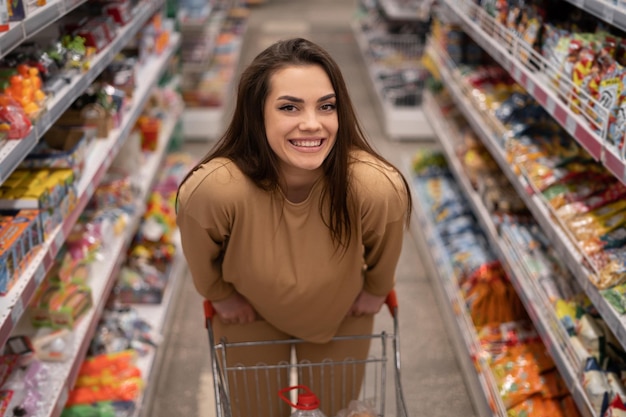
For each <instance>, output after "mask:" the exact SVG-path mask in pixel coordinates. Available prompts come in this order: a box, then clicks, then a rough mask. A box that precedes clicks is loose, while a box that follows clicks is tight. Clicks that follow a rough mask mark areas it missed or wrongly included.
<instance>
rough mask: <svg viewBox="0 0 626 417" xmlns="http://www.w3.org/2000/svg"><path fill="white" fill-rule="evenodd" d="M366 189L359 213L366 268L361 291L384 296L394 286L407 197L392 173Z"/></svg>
mask: <svg viewBox="0 0 626 417" xmlns="http://www.w3.org/2000/svg"><path fill="white" fill-rule="evenodd" d="M379 174H380V172H379ZM368 190H369V192H368V193H367V194H366V195H367V199H366V200H365V201H363V203H362V212H361V215H362V217H361V218H362V227H363V246H364V258H365V265H366V269H365V272H364V287H363V289H364V290H365V291H367V292H369V293H370V294H374V295H378V296H384V295H387V294H388V293H389V292H390V291H391V290H392V289H393V287H394V284H395V273H396V266H397V264H398V259H399V258H400V252H401V250H402V242H403V238H404V227H405V224H406V223H405V220H406V215H405V213H406V206H407V198H408V196H407V193H406V191H405V188H404V186H403V184H402V180H401V178H400V176H399V174H397V173H395V172H392V173H389V172H388V173H387V175H379V176H377V178H373V179H371V181H370V186H369V187H368Z"/></svg>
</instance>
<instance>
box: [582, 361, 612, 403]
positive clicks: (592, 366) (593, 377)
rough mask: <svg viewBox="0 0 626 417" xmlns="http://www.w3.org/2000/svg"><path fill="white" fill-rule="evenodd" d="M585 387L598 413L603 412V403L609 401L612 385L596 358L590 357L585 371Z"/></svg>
mask: <svg viewBox="0 0 626 417" xmlns="http://www.w3.org/2000/svg"><path fill="white" fill-rule="evenodd" d="M583 389H584V390H585V392H586V393H587V397H588V398H589V402H590V403H591V406H592V407H593V409H594V411H595V412H596V413H597V414H601V411H602V404H603V403H604V402H605V401H607V402H608V398H609V395H610V391H611V387H610V386H609V383H608V381H607V379H606V375H605V373H604V372H603V371H602V369H601V368H600V366H599V365H598V362H597V361H596V359H595V358H589V359H588V360H587V363H586V365H585V369H584V371H583Z"/></svg>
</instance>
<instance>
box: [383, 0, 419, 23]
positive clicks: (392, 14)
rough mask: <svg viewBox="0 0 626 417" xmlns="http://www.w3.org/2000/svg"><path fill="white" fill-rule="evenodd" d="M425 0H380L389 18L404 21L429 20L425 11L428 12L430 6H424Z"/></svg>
mask: <svg viewBox="0 0 626 417" xmlns="http://www.w3.org/2000/svg"><path fill="white" fill-rule="evenodd" d="M424 3H426V2H423V1H411V0H404V1H399V0H378V4H379V5H380V8H381V9H382V11H383V12H384V13H385V16H387V18H388V19H393V20H397V21H402V22H414V21H424V20H428V19H427V16H424V11H426V12H428V11H429V10H428V7H424Z"/></svg>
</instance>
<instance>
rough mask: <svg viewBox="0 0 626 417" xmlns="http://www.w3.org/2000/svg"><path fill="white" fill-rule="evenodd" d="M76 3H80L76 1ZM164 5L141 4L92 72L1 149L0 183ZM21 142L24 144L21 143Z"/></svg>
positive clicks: (158, 0) (159, 0)
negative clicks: (23, 136)
mask: <svg viewBox="0 0 626 417" xmlns="http://www.w3.org/2000/svg"><path fill="white" fill-rule="evenodd" d="M75 3H78V2H76V1H75ZM164 3H165V0H144V2H143V3H140V4H139V5H138V6H137V8H136V9H135V15H134V17H133V20H132V21H131V22H129V23H128V24H127V25H126V26H124V27H123V28H121V29H120V31H119V32H118V34H117V37H116V38H115V39H114V40H113V41H112V42H111V44H110V45H108V46H107V47H106V48H105V49H104V50H103V51H101V52H100V53H99V54H98V55H97V56H96V57H95V58H94V59H93V60H92V61H91V63H90V67H89V70H87V71H86V72H84V73H81V74H77V75H75V76H74V77H73V78H72V79H71V81H70V82H69V83H68V85H67V86H65V87H64V88H63V89H62V90H61V91H60V92H59V93H58V94H57V95H56V96H54V97H52V99H51V100H50V101H49V102H48V104H47V111H46V112H45V113H44V114H43V115H42V116H41V117H40V118H39V119H38V120H37V122H36V123H34V125H33V128H32V130H31V132H30V134H29V135H28V136H27V138H26V139H22V140H16V141H9V142H7V144H6V145H5V146H3V147H2V148H0V183H2V182H4V181H5V180H6V179H7V178H8V177H9V176H10V175H11V173H12V172H13V171H14V170H15V168H17V167H18V166H19V164H20V163H21V162H22V160H23V159H24V158H25V157H26V155H28V153H29V152H30V151H31V150H32V149H33V148H34V147H35V145H36V144H37V142H38V141H39V139H40V138H41V137H42V136H43V135H44V134H45V133H46V131H47V130H48V129H49V128H50V126H52V125H53V124H54V123H55V122H56V121H57V120H58V119H59V117H61V115H62V114H63V113H64V112H65V111H66V110H67V109H68V108H69V107H70V106H71V104H72V103H73V102H74V101H75V100H76V99H77V98H78V97H80V95H81V94H83V92H84V91H85V90H86V89H87V87H89V86H90V85H91V84H92V83H93V81H94V80H95V79H96V78H97V77H98V76H99V75H100V74H101V73H102V71H104V69H105V68H106V67H107V66H108V65H109V64H110V63H111V61H113V59H114V58H115V56H116V55H117V54H118V53H119V52H120V51H121V50H122V49H123V48H124V47H125V46H126V45H127V44H128V43H129V41H131V40H132V39H133V38H134V37H135V35H136V34H137V33H138V32H139V30H140V29H141V28H142V27H143V25H144V24H145V23H146V22H147V21H148V19H149V18H150V17H151V16H152V15H154V13H156V11H157V10H159V9H160V8H161V6H162V5H163V4H164ZM22 141H24V143H21V142H22Z"/></svg>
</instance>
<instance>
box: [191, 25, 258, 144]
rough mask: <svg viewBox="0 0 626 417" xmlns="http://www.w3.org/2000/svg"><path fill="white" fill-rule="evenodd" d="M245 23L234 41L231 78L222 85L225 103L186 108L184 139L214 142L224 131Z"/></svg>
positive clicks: (233, 88) (232, 94)
mask: <svg viewBox="0 0 626 417" xmlns="http://www.w3.org/2000/svg"><path fill="white" fill-rule="evenodd" d="M247 27H248V25H247V23H246V24H245V27H244V29H243V31H242V33H241V36H239V38H238V39H237V40H236V41H235V42H236V43H235V46H233V48H232V50H234V54H235V55H236V56H237V59H236V60H235V62H233V64H232V65H233V71H232V77H231V79H230V80H229V81H228V83H226V84H225V85H224V93H223V94H222V96H223V97H224V100H225V103H223V104H222V105H221V106H219V107H186V108H185V111H184V112H183V118H182V120H183V131H184V135H185V139H188V140H192V141H197V140H207V141H210V140H216V139H218V138H219V137H220V135H221V134H222V133H223V131H224V128H225V126H224V124H225V123H226V120H224V119H225V115H226V110H227V108H228V106H229V105H230V103H229V102H228V100H231V99H232V97H234V95H235V91H234V90H235V85H234V83H235V79H236V68H237V67H238V66H239V60H240V58H241V48H242V46H243V38H244V35H245V32H246V30H247Z"/></svg>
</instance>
